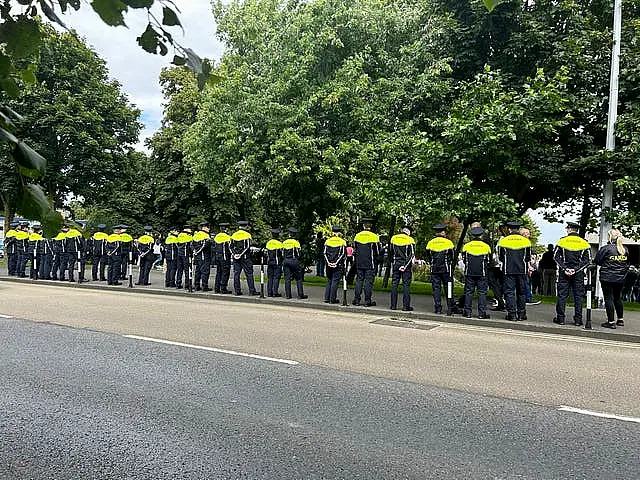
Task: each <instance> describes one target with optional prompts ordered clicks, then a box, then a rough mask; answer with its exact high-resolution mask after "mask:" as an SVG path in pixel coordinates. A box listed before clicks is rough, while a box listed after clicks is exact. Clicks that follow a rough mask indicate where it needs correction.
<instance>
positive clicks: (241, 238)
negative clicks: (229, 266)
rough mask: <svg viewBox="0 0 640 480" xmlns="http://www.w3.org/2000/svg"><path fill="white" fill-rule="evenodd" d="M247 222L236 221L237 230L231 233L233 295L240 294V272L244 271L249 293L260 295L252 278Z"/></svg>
mask: <svg viewBox="0 0 640 480" xmlns="http://www.w3.org/2000/svg"><path fill="white" fill-rule="evenodd" d="M248 230H249V222H248V221H247V220H239V221H238V230H237V231H236V232H235V233H234V234H233V235H231V243H230V245H229V247H230V249H231V255H232V258H233V290H234V295H242V287H241V284H240V274H241V273H242V272H244V276H245V277H246V279H247V286H248V287H249V295H260V293H259V292H258V291H257V290H256V286H255V281H254V279H253V261H252V260H251V252H252V240H253V239H252V238H251V234H250V233H249V231H248Z"/></svg>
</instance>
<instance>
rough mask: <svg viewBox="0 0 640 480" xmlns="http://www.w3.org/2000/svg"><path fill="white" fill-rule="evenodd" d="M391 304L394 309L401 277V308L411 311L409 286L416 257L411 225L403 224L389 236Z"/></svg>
mask: <svg viewBox="0 0 640 480" xmlns="http://www.w3.org/2000/svg"><path fill="white" fill-rule="evenodd" d="M390 255H391V261H392V267H391V268H392V273H391V305H390V306H389V308H390V309H391V310H395V309H396V308H397V305H398V286H399V284H400V279H402V310H403V311H405V312H411V311H412V310H413V307H412V306H411V294H410V293H409V288H410V286H411V279H412V278H413V260H414V259H415V258H416V242H415V240H414V239H413V238H412V237H411V227H410V226H409V225H405V226H404V227H402V232H401V233H399V234H397V235H394V236H393V237H391V251H390Z"/></svg>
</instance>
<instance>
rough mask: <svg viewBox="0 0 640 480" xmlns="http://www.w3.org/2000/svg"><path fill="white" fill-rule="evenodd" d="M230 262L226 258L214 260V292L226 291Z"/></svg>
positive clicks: (229, 274)
mask: <svg viewBox="0 0 640 480" xmlns="http://www.w3.org/2000/svg"><path fill="white" fill-rule="evenodd" d="M230 276H231V263H230V262H229V261H228V260H216V278H215V283H214V285H213V287H214V291H215V292H216V293H220V292H228V291H229V290H228V285H229V277H230Z"/></svg>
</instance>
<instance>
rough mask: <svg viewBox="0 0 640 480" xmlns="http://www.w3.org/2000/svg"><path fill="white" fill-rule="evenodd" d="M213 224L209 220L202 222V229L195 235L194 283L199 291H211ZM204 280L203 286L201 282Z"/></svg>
mask: <svg viewBox="0 0 640 480" xmlns="http://www.w3.org/2000/svg"><path fill="white" fill-rule="evenodd" d="M210 229H211V226H210V224H209V222H202V223H201V224H200V229H199V230H198V231H197V232H196V233H195V234H194V235H193V258H194V262H195V268H196V271H195V274H194V276H193V283H194V285H195V289H196V290H197V291H200V290H202V291H203V292H210V291H211V288H209V276H210V275H211V233H210ZM201 282H202V286H200V283H201Z"/></svg>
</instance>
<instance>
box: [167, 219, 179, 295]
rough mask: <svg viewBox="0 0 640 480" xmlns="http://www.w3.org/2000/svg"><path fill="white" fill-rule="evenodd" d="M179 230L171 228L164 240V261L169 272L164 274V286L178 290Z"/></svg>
mask: <svg viewBox="0 0 640 480" xmlns="http://www.w3.org/2000/svg"><path fill="white" fill-rule="evenodd" d="M178 233H179V232H178V228H177V227H171V229H170V230H169V234H168V235H167V238H166V239H165V240H164V260H165V262H166V264H167V271H166V272H165V274H164V286H165V287H167V288H176V272H177V269H178Z"/></svg>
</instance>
